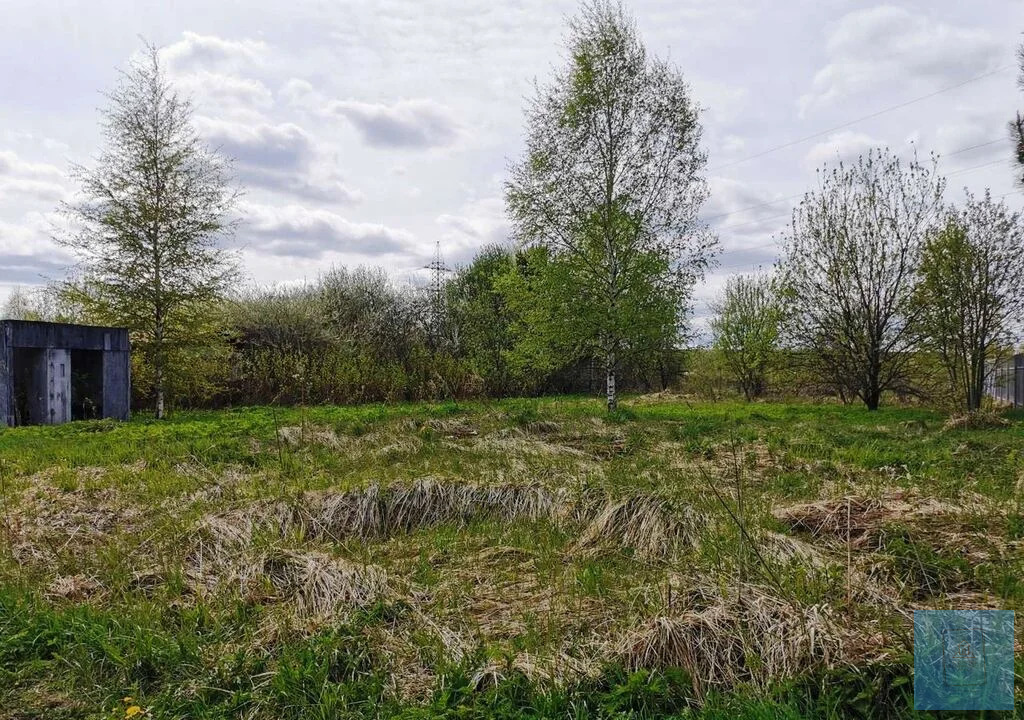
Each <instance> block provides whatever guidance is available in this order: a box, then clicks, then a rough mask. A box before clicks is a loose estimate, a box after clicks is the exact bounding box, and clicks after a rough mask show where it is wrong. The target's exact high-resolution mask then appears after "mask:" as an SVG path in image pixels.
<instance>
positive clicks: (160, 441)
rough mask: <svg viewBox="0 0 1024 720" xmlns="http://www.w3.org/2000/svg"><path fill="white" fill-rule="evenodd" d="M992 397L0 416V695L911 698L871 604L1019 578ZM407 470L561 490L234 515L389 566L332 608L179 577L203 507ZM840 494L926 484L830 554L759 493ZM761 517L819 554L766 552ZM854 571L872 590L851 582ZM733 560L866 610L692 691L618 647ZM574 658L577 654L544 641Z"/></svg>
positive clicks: (514, 703)
mask: <svg viewBox="0 0 1024 720" xmlns="http://www.w3.org/2000/svg"><path fill="white" fill-rule="evenodd" d="M1008 417H1010V418H1011V420H1012V422H1011V424H1010V425H1008V426H1005V427H998V428H993V429H971V430H967V429H965V430H944V429H943V424H944V422H945V420H946V417H945V416H944V415H942V414H941V413H938V412H934V411H930V410H927V409H920V408H886V409H883V410H881V411H878V412H874V413H871V412H868V411H866V410H863V409H861V408H858V407H844V406H840V405H810V404H760V403H758V404H744V403H717V404H693V403H688V402H684V401H658V402H647V401H646V400H645V399H644V398H637V399H635V400H627V401H626V402H625V403H624V407H623V409H622V410H621V411H620V412H618V413H616V415H615V416H613V417H606V416H605V414H604V412H603V410H602V406H601V403H600V402H599V401H597V400H593V399H587V398H575V397H562V398H545V399H516V400H506V401H500V402H479V403H477V402H467V403H458V404H455V403H444V404H398V405H365V406H358V407H309V408H267V407H261V408H238V409H231V410H222V411H196V412H181V413H177V414H175V415H174V416H173V417H172V418H171V419H169V420H166V421H156V420H153V419H152V418H149V417H146V416H144V415H142V416H137V417H136V418H135V419H134V420H132V421H131V422H128V423H112V422H105V421H99V422H87V423H71V424H68V425H64V426H59V427H26V428H13V429H3V430H0V481H2V493H0V494H2V506H0V516H2V525H0V531H2V534H0V537H2V538H3V540H2V545H0V718H2V717H12V718H14V717H18V718H21V717H37V716H38V717H44V716H45V717H58V718H59V717H69V718H70V717H125V714H126V709H127V708H128V707H130V706H131V705H133V704H138V705H139V706H140V707H142V708H145V709H146V710H147V711H148V713H149V715H150V716H151V717H161V718H162V717H180V718H186V717H188V718H221V717H259V718H262V717H266V718H288V717H324V718H327V717H364V716H372V717H410V718H412V717H453V718H454V717H459V718H466V717H470V718H472V717H481V718H483V717H509V718H512V717H545V718H547V717H551V718H554V717H559V718H561V717H636V718H653V717H667V716H677V717H689V718H732V717H746V718H810V717H836V718H838V717H848V716H854V717H877V716H887V717H901V718H902V717H915V714H914V713H913V711H912V710H911V709H910V708H911V706H912V686H911V685H910V683H909V673H910V668H909V665H908V658H909V655H908V652H909V648H908V647H907V646H906V644H905V637H906V631H907V627H906V622H905V620H904V619H901V618H900V617H899V616H898V614H896V613H894V612H893V610H892V607H895V606H897V605H898V606H899V607H903V608H906V609H910V608H912V607H913V606H923V607H948V606H951V605H952V606H956V605H957V604H958V603H959V604H962V603H988V604H992V605H997V606H999V607H1003V608H1006V609H1015V610H1020V609H1021V608H1022V607H1024V581H1022V580H1021V578H1024V558H1022V550H1021V548H1022V546H1021V544H1020V540H1021V538H1022V536H1024V530H1022V528H1024V520H1022V519H1021V518H1022V517H1024V514H1022V513H1024V497H1022V492H1024V422H1022V420H1024V417H1022V415H1021V414H1019V413H1018V414H1016V415H1013V414H1011V415H1009V416H1008ZM280 429H284V430H283V431H282V432H281V433H280V434H279V430H280ZM282 438H283V439H282ZM421 478H433V479H434V481H435V482H437V483H440V484H445V483H449V484H450V483H471V484H474V485H479V486H495V485H511V486H524V485H529V486H532V487H538V488H544V489H545V490H546V491H547V492H550V493H554V494H555V496H557V497H564V498H565V499H566V500H565V502H567V503H569V504H568V505H567V507H568V508H570V510H567V511H564V512H563V511H559V512H558V513H555V514H554V515H553V516H551V517H540V518H529V517H517V518H515V519H511V520H510V519H507V518H506V519H503V518H502V517H499V516H495V515H494V513H493V512H492V513H483V514H481V515H479V516H471V517H470V516H466V517H462V516H458V517H456V516H452V517H450V518H449V519H447V520H442V521H439V522H423V523H422V524H419V525H417V526H414V527H412V528H411V529H409V530H408V531H403V532H397V533H386V534H384V535H382V536H371V537H365V538H360V537H355V536H344V537H331V536H324V535H322V534H321V535H316V534H315V532H314V531H315V530H316V528H315V527H313V526H309V525H308V524H301V523H300V524H299V525H297V526H291V525H289V526H288V529H287V531H281V532H278V531H277V530H275V529H274V528H272V527H265V526H263V525H257V527H255V529H254V531H253V534H252V536H251V537H250V538H249V539H248V541H247V542H248V545H246V546H245V548H243V551H242V552H243V554H244V555H245V557H246V558H250V557H256V556H259V553H271V554H272V553H274V552H278V551H288V552H292V553H299V554H300V556H301V557H306V555H302V553H312V554H316V553H319V554H320V555H316V557H325V558H327V560H325V562H333V561H335V560H336V561H337V562H344V563H349V566H351V567H354V568H357V569H358V568H366V567H369V566H373V567H378V568H380V569H381V571H382V572H384V573H386V576H387V579H388V587H389V591H388V593H387V594H386V595H385V596H382V597H380V598H378V599H377V600H375V601H373V602H367V603H363V604H362V605H361V606H359V607H348V606H346V607H339V608H338V610H337V611H336V612H334V613H331V614H330V615H328V616H322V615H317V616H313V615H310V614H309V613H308V612H304V611H302V609H301V607H300V606H299V604H298V603H299V600H298V599H297V598H300V597H301V596H300V595H294V594H289V593H290V592H291V590H289V589H288V588H287V587H285V586H282V585H280V584H277V585H275V584H274V581H273V580H272V579H271V578H269V577H264V578H262V579H260V578H259V577H255V578H249V579H248V580H244V581H243V580H238V579H237V578H236V579H235V580H234V581H231V582H228V581H224V582H221V583H220V584H217V585H203V584H202V583H200V582H199V581H197V579H196V577H195V574H194V573H195V568H194V567H193V565H194V551H193V548H194V547H195V546H196V541H197V538H198V537H200V536H201V533H202V532H203V530H202V528H203V527H205V526H204V522H205V521H206V519H207V518H210V517H218V516H225V517H227V515H225V514H230V513H236V514H237V513H244V512H247V511H249V510H250V509H252V508H256V507H259V506H260V505H259V504H260V503H264V502H271V501H273V502H278V501H281V502H284V503H285V506H286V507H291V508H293V510H292V511H290V512H293V511H294V512H298V511H299V510H302V509H306V510H308V509H309V508H310V507H313V505H314V504H315V498H317V497H321V495H319V493H324V492H329V493H340V492H348V491H351V492H354V491H358V490H359V489H362V488H368V487H373V486H387V485H391V484H394V483H398V484H408V483H411V482H413V481H416V480H418V479H421ZM716 492H717V495H716ZM897 492H900V493H903V494H902V495H896V494H894V493H897ZM559 493H561V494H559ZM847 496H852V497H854V498H856V499H858V501H860V500H864V501H865V502H867V501H868V500H871V501H872V502H877V503H879V504H880V506H881V507H883V508H884V507H886V504H887V503H893V502H896V500H894V498H902V497H906V498H909V500H907V502H910V503H912V504H913V503H924V502H925V501H927V502H934V503H938V504H939V505H940V507H941V508H945V509H944V510H942V512H941V513H940V514H939V515H935V516H931V515H921V516H917V515H913V514H910V515H908V516H907V517H888V516H886V517H883V518H881V519H880V520H878V521H877V522H876V521H875V520H871V522H872V523H873V524H872V525H871V527H870V529H869V530H868V531H866V533H865V534H864V537H863V538H862V539H860V540H858V541H857V542H856V544H855V546H852V547H851V548H850V553H851V561H850V563H849V564H848V563H847V560H846V557H847V555H846V553H847V548H846V542H845V536H842V534H841V533H840V535H839V536H828V535H827V534H822V535H820V536H813V535H811V534H809V533H807V532H803V531H801V530H800V529H799V528H798V527H790V526H789V525H788V524H787V522H785V521H783V520H780V517H783V516H778V515H777V513H776V512H775V511H776V510H778V509H779V508H781V507H783V506H791V505H798V504H800V503H810V502H827V501H830V500H834V501H836V502H842V500H841V499H842V498H845V497H847ZM595 498H598V499H600V498H610V500H607V502H617V501H619V500H622V501H625V500H628V499H630V498H641V499H642V498H652V499H653V501H654V502H656V503H659V504H658V505H657V507H658V508H661V509H660V510H658V512H659V513H661V512H664V513H667V515H665V516H664V517H666V518H669V519H672V518H674V517H676V515H678V517H679V518H683V517H688V516H687V515H686V513H696V514H697V515H696V517H698V518H699V519H700V522H699V524H698V526H697V527H696V528H695V529H692V530H690V531H688V532H690V533H691V534H692V535H693V537H692V538H690V539H689V540H687V543H690V544H685V547H684V546H682V545H678V543H677V542H676V540H673V539H672V537H674V536H672V537H669V536H666V537H668V538H669V539H668V540H666V541H665V542H666V545H665V548H666V549H665V550H664V551H663V552H661V551H659V552H655V553H654V554H651V553H650V552H649V551H644V550H643V549H642V547H640V546H633V545H631V544H630V543H629V542H627V541H625V540H623V539H622V538H624V537H627V536H625V535H623V536H621V537H620V536H618V535H615V534H614V533H615V532H616V531H615V530H614V528H612V527H611V526H608V527H607V528H605V529H604V532H606V533H608V535H607V537H601V538H598V540H599V542H598V544H596V545H595V544H593V543H590V544H587V543H584V542H583V540H582V538H583V537H584V535H585V532H586V529H587V526H588V523H590V522H591V521H592V520H593V515H594V512H595V510H594V509H593V508H592V507H591V505H588V503H590V504H593V503H595V502H598V501H599V500H595ZM600 502H606V501H605V500H600ZM637 502H639V500H638V501H637ZM912 506H913V507H915V508H916V507H918V505H912ZM638 507H639V506H638ZM872 507H874V506H872ZM588 513H590V514H589V515H588ZM499 515H500V513H499ZM231 517H234V516H233V515H232V516H231ZM658 517H662V516H661V515H658ZM737 519H738V520H739V522H740V523H742V525H743V530H741V529H740V528H739V527H738V526H737ZM869 519H870V518H869ZM648 530H649V528H648ZM645 532H646V530H645ZM771 533H776V534H778V535H772V534H771ZM669 535H671V533H669ZM777 536H781V537H783V538H795V539H796V540H800V541H802V542H805V543H809V544H810V545H811V546H813V548H815V549H816V552H820V553H821V557H822V558H823V560H822V562H821V564H820V565H816V564H814V563H811V562H810V561H807V560H806V558H803V557H801V556H798V555H797V556H786V557H781V556H778V555H773V554H772V553H773V551H772V548H773V547H774V545H772V543H773V542H774V541H773V540H772V538H773V537H777ZM616 538H618V539H616ZM680 542H681V541H680ZM965 553H967V554H966V555H965ZM260 557H262V556H260ZM346 567H348V566H346ZM261 572H262V571H261ZM853 572H857V573H865V574H867V573H870V577H871V578H872V582H877V583H879V587H881V588H883V589H884V590H885V592H886V593H887V596H888V597H889V599H888V601H887V602H890V603H893V604H894V605H889V606H883V605H879V604H878V603H876V602H874V601H872V600H870V599H868V598H865V597H861V596H859V595H857V596H854V597H851V595H850V592H851V589H850V585H851V582H850V578H851V577H853V576H852V575H851V573H853ZM257 574H258V573H257ZM204 577H206V576H204ZM856 577H857V578H860V577H861V576H860V575H858V576H856ZM207 579H208V578H207ZM205 581H206V580H204V581H203V582H205ZM744 583H748V584H749V583H753V584H754V585H756V586H757V587H759V588H762V589H763V592H765V593H768V594H770V595H776V596H778V597H779V598H781V605H780V606H779V607H783V608H784V607H789V606H792V607H795V608H809V607H812V606H818V607H824V608H829V612H830V613H831V614H832V616H833V617H834V618H835V622H836V623H837V625H838V626H839V627H840V629H841V630H842V631H843V632H844V633H846V634H847V635H848V637H847V640H849V639H850V638H856V637H857V635H856V633H857V632H859V631H860V630H861V629H865V631H866V630H867V629H870V630H871V632H872V633H873V635H874V636H879V635H880V636H881V639H879V638H878V637H871V638H870V644H871V645H872V647H871V653H857V652H854V651H853V650H852V649H851V650H850V660H849V662H844V663H839V664H834V665H826V664H822V663H815V662H809V663H804V664H801V665H800V666H799V667H796V665H794V668H795V670H794V672H792V673H780V674H779V675H778V676H777V677H775V676H773V677H770V678H765V677H763V676H762V675H759V674H758V669H757V668H758V662H757V659H756V658H753V657H748V658H746V659H745V660H743V661H741V662H742V663H743V664H744V665H745V666H749V667H746V670H744V672H743V673H742V675H743V677H744V678H746V679H745V680H743V681H741V682H738V683H737V684H733V685H729V686H726V685H722V686H720V687H703V686H702V688H701V689H700V691H698V690H697V689H696V688H695V685H694V678H693V677H692V674H691V673H690V672H688V671H687V670H685V669H682V668H679V667H673V666H672V664H671V663H669V664H667V665H665V664H659V663H654V664H650V663H648V664H647V665H644V663H640V665H641V666H639V667H638V666H637V664H636V663H634V662H633V661H632V660H630V659H629V658H630V657H631V656H629V655H628V653H627V654H623V653H624V652H625V651H624V650H623V648H627V646H628V641H627V639H628V638H629V637H630V633H631V632H633V631H635V630H636V629H637V628H641V627H644V626H645V623H647V622H648V621H649V620H650V619H651V618H657V617H666V618H675V619H676V620H679V619H680V618H684V617H685V613H686V612H687V611H693V612H699V611H700V610H701V607H700V606H699V603H700V602H703V601H700V600H694V598H699V597H711V596H714V597H718V596H719V594H720V595H721V597H722V598H725V600H723V602H725V605H724V606H723V607H726V608H731V607H734V605H735V603H736V602H738V601H737V599H736V592H735V588H741V587H742V586H743V584H744ZM698 591H699V592H702V593H704V594H705V595H704V596H700V595H694V593H695V592H698ZM744 592H745V591H743V590H742V589H741V590H740V594H741V595H742V594H743V593H744ZM708 593H710V594H711V595H708ZM694 602H697V603H698V604H697V605H692V603H694ZM680 603H690V604H691V605H688V606H686V607H681V606H680ZM736 607H738V606H736ZM746 622H747V621H746V620H744V621H742V622H740V625H739V626H738V627H740V628H741V631H742V632H743V633H747V632H748V630H749V632H750V633H755V632H756V628H753V626H751V627H750V628H747V626H746V625H745V624H744V623H746ZM750 622H753V621H750ZM761 640H764V639H763V638H761ZM748 641H749V642H756V641H758V638H757V637H756V636H755V635H754V634H751V635H750V636H749V637H747V635H746V634H745V635H744V643H746V642H748ZM865 642H868V638H867V636H865ZM853 644H856V643H853ZM849 646H851V643H849V642H848V643H847V647H849ZM745 647H753V646H752V645H751V646H745ZM869 655H870V657H869ZM584 659H585V660H586V661H587V662H588V668H589V669H588V670H587V672H585V673H577V672H575V671H570V669H568V668H569V667H570V666H569V664H570V663H572V662H577V661H580V662H582V661H583V660H584ZM794 662H796V660H794ZM1018 672H1020V664H1019V663H1018ZM129 697H130V698H131V701H130V702H125V700H124V699H125V698H129Z"/></svg>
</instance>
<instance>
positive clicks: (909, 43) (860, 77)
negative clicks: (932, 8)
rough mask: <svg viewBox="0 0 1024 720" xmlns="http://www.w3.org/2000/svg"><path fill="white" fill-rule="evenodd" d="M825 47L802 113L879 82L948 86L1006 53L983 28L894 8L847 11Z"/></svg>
mask: <svg viewBox="0 0 1024 720" xmlns="http://www.w3.org/2000/svg"><path fill="white" fill-rule="evenodd" d="M825 47H826V52H827V56H828V63H827V64H826V65H825V66H824V67H822V68H821V69H820V70H818V72H817V73H816V74H815V76H814V80H813V83H812V89H811V91H810V92H809V93H807V94H805V95H804V96H802V97H801V98H800V101H799V108H800V112H801V114H804V113H806V112H807V111H809V110H811V109H813V108H816V107H819V106H822V105H825V104H828V103H831V102H834V101H836V100H839V99H842V98H846V97H849V96H852V95H856V94H859V93H863V92H865V91H868V90H871V89H873V88H874V87H875V86H876V85H879V84H884V85H885V86H891V85H892V84H893V83H898V84H900V85H902V86H903V87H907V86H913V85H914V84H922V85H926V86H927V87H928V88H929V89H937V88H938V87H941V86H949V85H951V84H955V83H956V82H957V81H963V80H967V79H969V78H971V77H974V76H977V75H979V74H982V73H984V72H986V71H989V70H993V69H995V68H997V67H998V66H1000V65H1001V64H1002V63H1003V62H1004V61H1005V59H1006V49H1005V48H1004V47H1003V46H1002V44H1001V43H1000V42H999V41H998V40H997V39H996V38H995V37H993V35H992V34H991V33H990V32H988V31H987V30H983V29H981V28H971V27H963V26H955V25H951V24H948V23H944V22H940V21H936V20H933V19H931V18H929V17H928V16H927V15H925V14H918V13H914V12H912V11H911V10H908V9H906V8H902V7H896V6H893V5H880V6H877V7H873V8H869V9H865V10H855V11H853V12H850V13H847V14H846V15H844V16H843V17H842V18H840V20H839V21H838V22H837V23H836V25H835V26H834V28H833V30H832V32H831V33H830V34H829V37H828V41H827V43H826V46H825Z"/></svg>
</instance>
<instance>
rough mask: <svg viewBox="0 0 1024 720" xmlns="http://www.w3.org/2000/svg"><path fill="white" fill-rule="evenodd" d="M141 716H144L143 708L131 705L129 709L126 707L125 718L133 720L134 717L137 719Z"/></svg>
mask: <svg viewBox="0 0 1024 720" xmlns="http://www.w3.org/2000/svg"><path fill="white" fill-rule="evenodd" d="M141 714H142V708H140V707H139V706H138V705H129V706H128V707H126V708H125V709H124V716H125V717H126V718H133V717H136V716H137V715H141Z"/></svg>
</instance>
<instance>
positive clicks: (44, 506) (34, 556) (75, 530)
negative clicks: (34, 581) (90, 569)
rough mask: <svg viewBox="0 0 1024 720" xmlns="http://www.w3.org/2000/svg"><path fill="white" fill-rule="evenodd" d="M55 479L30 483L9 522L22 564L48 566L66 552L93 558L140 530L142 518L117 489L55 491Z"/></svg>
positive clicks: (42, 478) (43, 478)
mask: <svg viewBox="0 0 1024 720" xmlns="http://www.w3.org/2000/svg"><path fill="white" fill-rule="evenodd" d="M51 476H52V473H47V472H44V473H39V474H38V475H34V476H32V477H30V478H28V484H29V485H28V488H27V489H26V490H25V491H24V492H23V493H22V495H21V498H20V500H19V502H18V503H17V505H16V509H15V511H14V512H13V513H11V514H10V516H9V518H8V520H7V523H6V524H7V529H8V532H9V537H10V547H11V552H12V554H13V555H14V558H15V559H16V560H17V561H18V562H19V563H20V564H38V565H48V564H51V563H52V562H54V560H55V559H56V558H57V557H58V556H60V555H62V554H64V553H67V552H72V551H73V552H74V553H75V554H79V555H81V554H83V553H89V552H91V551H92V550H93V549H95V548H97V547H98V546H100V545H103V544H104V543H105V542H106V541H107V539H108V538H109V537H110V536H111V535H114V534H117V533H127V532H131V531H133V530H134V529H136V528H137V527H138V525H139V523H140V521H141V516H142V513H141V511H140V510H139V509H138V508H137V507H135V506H134V505H132V504H130V503H128V502H126V501H125V499H124V498H122V497H121V496H120V494H119V493H118V492H117V490H116V489H114V488H87V487H82V486H78V487H76V488H75V489H64V490H62V489H60V488H57V487H54V486H53V485H52V484H51V482H52V477H51Z"/></svg>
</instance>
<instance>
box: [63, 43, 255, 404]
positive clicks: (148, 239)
mask: <svg viewBox="0 0 1024 720" xmlns="http://www.w3.org/2000/svg"><path fill="white" fill-rule="evenodd" d="M106 97H107V100H108V105H107V107H106V109H105V110H104V111H103V136H104V139H105V141H106V144H105V147H104V148H103V150H102V153H101V154H100V156H99V158H98V160H97V162H96V164H95V166H94V167H91V168H90V167H85V166H82V165H77V166H74V167H73V168H72V173H73V176H74V177H75V179H76V180H77V181H78V183H79V185H80V188H81V193H80V199H79V200H77V201H75V202H73V203H70V204H67V205H65V206H64V211H65V213H66V215H67V217H68V219H69V220H70V222H69V227H70V228H72V229H71V230H69V231H68V232H66V233H64V234H61V235H59V236H58V237H57V240H58V242H60V243H61V244H63V245H64V246H66V247H68V248H70V249H71V250H73V251H74V252H75V253H76V254H77V256H78V257H79V259H80V261H81V265H80V268H79V271H80V272H79V275H78V278H77V279H76V280H75V281H71V282H68V283H66V284H65V288H64V289H65V292H66V293H67V294H68V295H69V296H71V297H73V298H74V300H75V301H76V302H77V303H78V304H80V305H81V307H82V308H83V309H84V310H85V312H86V314H87V315H88V316H89V317H90V318H94V319H96V320H97V321H100V322H104V323H109V324H112V325H118V326H124V327H127V328H128V329H129V330H130V332H131V338H132V344H133V351H134V353H135V354H136V356H137V360H138V361H139V362H140V363H141V366H142V369H143V370H144V371H145V372H144V374H145V375H146V378H145V380H146V382H147V384H149V385H150V389H151V395H152V398H153V402H154V410H155V412H156V416H157V417H158V418H161V417H163V416H164V414H165V412H166V404H167V395H168V390H169V385H170V383H171V382H172V380H173V378H174V377H175V376H176V375H177V374H179V373H183V372H186V371H187V370H188V366H189V365H190V363H193V362H195V361H196V360H197V358H198V357H199V356H200V355H201V354H202V353H203V350H204V347H206V346H208V345H209V344H211V343H214V342H215V341H216V327H215V325H214V324H213V323H212V322H211V318H212V316H213V313H214V311H215V307H216V303H217V301H218V299H219V298H220V297H221V296H222V294H223V293H224V292H225V291H226V290H227V288H228V287H229V285H230V283H231V281H232V280H233V279H234V278H235V277H236V273H237V270H236V268H237V265H236V261H235V258H234V256H233V255H232V253H230V252H229V251H227V250H225V249H224V247H223V240H224V239H225V237H226V236H227V235H229V234H230V233H231V231H232V230H233V227H234V223H233V222H232V221H231V220H230V219H229V216H230V213H231V211H232V208H233V207H234V204H235V200H236V198H237V195H238V192H237V190H235V189H234V188H233V187H232V186H231V184H230V182H229V178H228V170H229V167H228V163H227V161H226V160H225V159H224V158H222V157H221V156H219V155H218V154H217V153H216V152H213V151H211V150H210V149H209V148H207V147H206V146H205V145H204V144H203V142H202V141H201V140H200V138H199V136H198V135H197V133H196V131H195V129H194V127H193V125H192V107H191V104H190V103H189V101H188V100H187V99H185V98H182V97H181V96H179V95H178V94H177V93H176V92H175V91H174V89H173V88H172V86H171V84H170V82H169V81H168V79H167V77H166V74H165V73H164V71H163V69H162V68H161V66H160V58H159V53H158V50H157V48H155V47H153V46H147V48H146V52H145V53H144V55H143V56H142V57H141V59H137V60H135V61H134V62H132V63H131V65H130V66H129V67H128V69H127V70H125V71H123V72H122V74H121V80H120V83H119V84H118V86H117V87H116V88H115V89H114V90H113V91H112V92H110V93H108V94H107V95H106Z"/></svg>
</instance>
